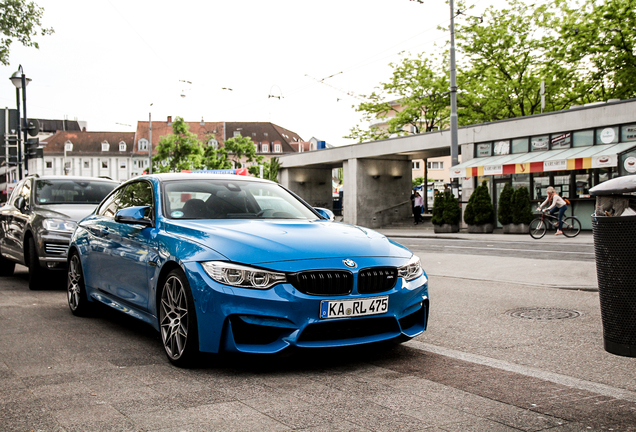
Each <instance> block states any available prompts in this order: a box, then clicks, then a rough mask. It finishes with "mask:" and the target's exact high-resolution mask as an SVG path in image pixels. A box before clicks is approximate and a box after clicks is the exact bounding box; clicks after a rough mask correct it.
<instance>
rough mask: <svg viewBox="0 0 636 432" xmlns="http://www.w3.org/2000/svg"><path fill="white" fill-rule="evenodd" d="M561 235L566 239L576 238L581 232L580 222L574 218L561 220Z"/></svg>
mask: <svg viewBox="0 0 636 432" xmlns="http://www.w3.org/2000/svg"><path fill="white" fill-rule="evenodd" d="M561 231H563V235H564V236H566V237H576V236H577V235H579V233H580V232H581V222H579V220H578V219H577V218H575V217H572V216H569V217H566V218H564V219H563V228H562V229H561Z"/></svg>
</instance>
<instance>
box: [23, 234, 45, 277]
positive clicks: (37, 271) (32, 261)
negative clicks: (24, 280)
mask: <svg viewBox="0 0 636 432" xmlns="http://www.w3.org/2000/svg"><path fill="white" fill-rule="evenodd" d="M28 247H29V249H28V251H29V260H28V263H29V289H30V290H38V289H42V285H43V284H44V282H45V280H46V275H47V274H48V272H47V270H46V269H44V268H42V267H41V266H40V259H39V258H38V251H37V249H36V248H35V239H34V238H33V237H29V242H28Z"/></svg>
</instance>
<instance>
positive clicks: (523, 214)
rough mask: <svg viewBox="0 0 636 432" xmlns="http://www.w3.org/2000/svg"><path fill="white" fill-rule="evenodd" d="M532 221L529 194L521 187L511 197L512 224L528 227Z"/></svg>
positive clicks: (526, 189) (525, 188) (532, 215)
mask: <svg viewBox="0 0 636 432" xmlns="http://www.w3.org/2000/svg"><path fill="white" fill-rule="evenodd" d="M532 219H534V214H533V213H532V205H531V204H530V193H529V192H528V188H527V187H525V186H522V187H520V188H519V189H517V190H516V191H515V192H514V194H513V196H512V223H513V224H525V225H530V222H532Z"/></svg>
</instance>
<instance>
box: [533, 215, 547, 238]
mask: <svg viewBox="0 0 636 432" xmlns="http://www.w3.org/2000/svg"><path fill="white" fill-rule="evenodd" d="M546 231H547V228H546V223H545V222H544V221H543V220H542V219H541V218H536V219H534V220H533V221H532V222H530V237H532V238H533V239H537V240H538V239H540V238H542V237H543V236H544V235H545V233H546Z"/></svg>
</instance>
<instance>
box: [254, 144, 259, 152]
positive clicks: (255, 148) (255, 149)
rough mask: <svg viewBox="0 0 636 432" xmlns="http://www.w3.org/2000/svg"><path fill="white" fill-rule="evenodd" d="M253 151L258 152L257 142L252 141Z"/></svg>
mask: <svg viewBox="0 0 636 432" xmlns="http://www.w3.org/2000/svg"><path fill="white" fill-rule="evenodd" d="M254 151H255V152H256V153H258V143H254Z"/></svg>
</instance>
